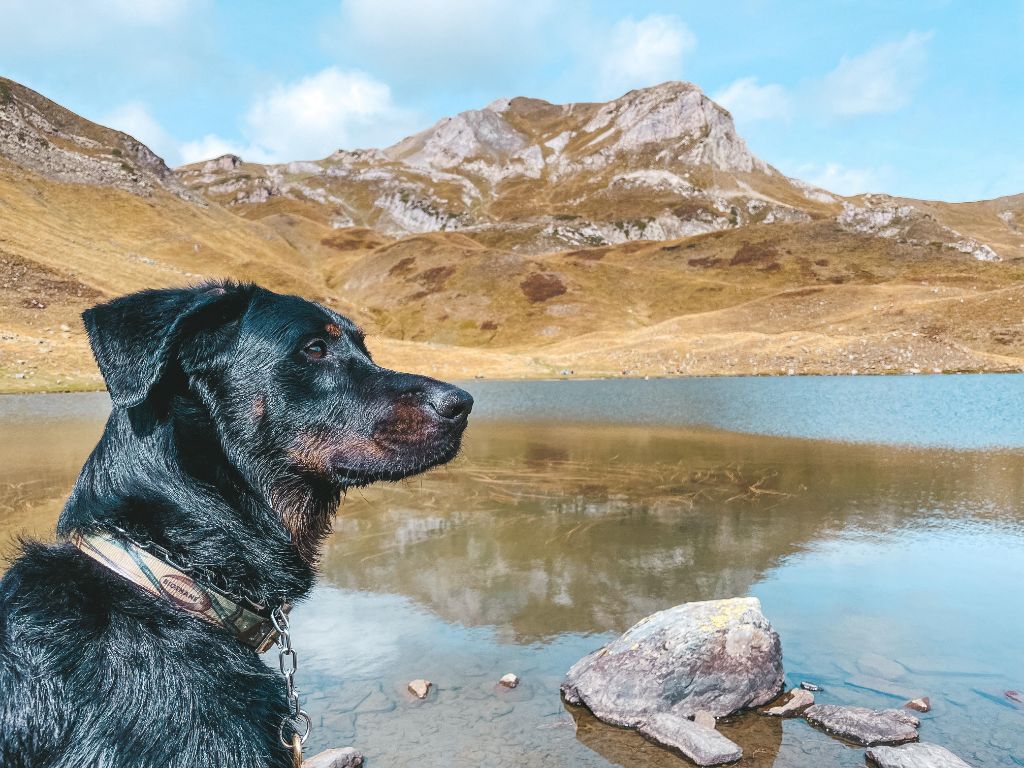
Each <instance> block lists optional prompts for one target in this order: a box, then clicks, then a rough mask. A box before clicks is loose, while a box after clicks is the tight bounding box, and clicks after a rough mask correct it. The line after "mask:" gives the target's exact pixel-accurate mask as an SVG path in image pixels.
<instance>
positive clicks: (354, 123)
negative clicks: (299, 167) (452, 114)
mask: <svg viewBox="0 0 1024 768" xmlns="http://www.w3.org/2000/svg"><path fill="white" fill-rule="evenodd" d="M410 123H411V115H410V114H409V113H408V112H407V111H405V110H402V109H399V108H398V107H397V106H396V105H395V103H394V101H393V100H392V98H391V89H390V88H389V87H388V85H387V84H386V83H383V82H381V81H380V80H376V79H375V78H373V77H371V76H369V75H367V74H365V73H363V72H356V71H350V72H346V71H343V70H340V69H338V68H337V67H329V68H327V69H324V70H321V71H320V72H317V73H316V74H314V75H310V76H309V77H305V78H302V79H301V80H298V81H296V82H294V83H290V84H287V85H282V86H278V87H277V88H275V89H273V90H272V91H271V92H270V93H268V94H266V95H265V96H262V97H260V98H258V99H257V100H256V101H255V102H254V103H253V104H252V106H251V107H250V108H249V111H248V112H247V113H246V116H245V133H246V137H247V138H248V140H249V142H250V143H251V144H252V145H253V146H254V147H257V148H258V149H259V150H260V152H261V153H262V154H263V155H264V158H265V159H272V160H276V161H281V160H300V159H318V158H321V157H325V156H327V155H329V154H330V153H331V152H333V151H334V150H335V149H338V148H339V147H346V148H351V147H357V146H361V147H365V146H370V147H379V146H385V145H387V144H390V143H392V142H393V141H395V140H396V139H399V138H401V137H402V136H404V135H405V134H406V132H407V131H408V129H409V127H410Z"/></svg>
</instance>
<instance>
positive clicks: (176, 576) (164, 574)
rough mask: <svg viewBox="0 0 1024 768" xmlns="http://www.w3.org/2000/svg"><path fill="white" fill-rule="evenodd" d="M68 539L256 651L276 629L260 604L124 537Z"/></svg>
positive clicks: (267, 645) (271, 639) (271, 638)
mask: <svg viewBox="0 0 1024 768" xmlns="http://www.w3.org/2000/svg"><path fill="white" fill-rule="evenodd" d="M71 543H72V544H73V545H74V546H75V547H77V548H78V549H79V550H81V552H82V553H83V554H85V555H88V556H89V557H91V558H92V559H93V560H95V561H96V562H97V563H99V564H100V565H102V566H104V567H106V568H108V569H109V570H111V571H113V572H114V573H116V574H117V575H118V576H120V577H122V578H124V579H127V580H128V581H130V582H131V583H132V584H135V585H137V586H139V587H141V588H142V589H143V590H144V591H146V592H148V593H149V594H151V595H153V596H155V597H162V598H164V599H165V600H167V601H169V602H171V603H173V604H174V605H175V606H177V607H178V608H180V609H181V610H183V611H185V612H186V613H191V614H193V615H195V616H198V617H199V618H201V619H203V620H204V621H206V622H208V623H210V624H214V625H216V626H219V627H223V628H224V629H226V630H228V631H229V632H230V633H231V634H233V635H234V636H235V637H236V638H238V640H239V641H240V642H242V643H243V644H244V645H247V646H249V647H250V648H252V649H253V650H255V651H256V653H263V652H264V651H266V650H268V649H269V648H270V646H271V645H273V644H274V641H275V640H276V639H277V635H278V632H277V630H276V629H275V628H274V624H273V622H272V621H271V619H270V611H269V610H267V609H266V608H264V607H263V606H259V605H255V604H253V603H248V601H246V602H247V603H248V606H245V605H241V604H239V603H238V602H236V600H235V599H234V598H232V597H229V596H228V595H226V594H225V593H224V592H222V591H221V590H219V589H217V588H215V587H213V586H209V585H205V584H200V583H199V582H197V581H196V580H195V579H194V578H193V577H192V576H190V575H188V574H187V573H185V572H184V571H182V570H181V569H180V568H175V567H174V566H172V565H170V564H169V563H167V562H165V561H164V560H162V559H160V558H159V557H157V556H156V555H154V554H152V553H150V552H147V551H146V550H145V549H143V548H142V547H140V546H138V545H136V544H133V543H131V542H128V541H124V540H122V539H119V538H116V537H114V536H112V535H110V534H107V533H87V534H83V533H80V532H78V531H76V532H75V533H73V534H72V536H71Z"/></svg>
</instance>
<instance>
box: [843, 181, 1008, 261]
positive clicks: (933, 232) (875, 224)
mask: <svg viewBox="0 0 1024 768" xmlns="http://www.w3.org/2000/svg"><path fill="white" fill-rule="evenodd" d="M861 202H862V204H861V205H856V204H854V203H851V202H843V210H842V212H841V213H840V214H839V215H838V216H837V217H836V223H837V224H838V225H839V226H840V228H842V229H844V230H846V231H847V232H853V233H856V234H859V235H873V236H875V237H885V238H890V239H895V240H897V241H899V242H905V243H909V244H912V245H938V246H942V247H944V248H949V249H952V250H954V251H959V252H960V253H966V254H970V255H971V256H972V257H974V258H975V259H977V260H978V261H1001V258H1000V256H999V254H998V253H996V252H995V250H994V249H993V248H992V247H991V246H989V245H987V244H985V243H982V242H980V241H978V240H976V239H974V238H970V237H964V235H962V234H961V233H960V232H958V231H957V230H955V229H953V228H951V227H948V226H945V225H943V224H941V223H940V222H939V221H938V220H936V218H935V216H933V215H932V214H931V213H928V212H926V211H923V210H921V209H920V208H918V207H917V206H916V205H913V204H911V203H910V202H906V201H900V200H897V199H896V198H892V197H889V196H888V195H864V196H863V198H861Z"/></svg>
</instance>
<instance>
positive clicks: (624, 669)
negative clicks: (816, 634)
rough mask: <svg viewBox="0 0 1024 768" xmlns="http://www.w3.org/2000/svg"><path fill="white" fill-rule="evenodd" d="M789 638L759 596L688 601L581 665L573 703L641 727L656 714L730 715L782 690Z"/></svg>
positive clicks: (570, 685) (568, 693)
mask: <svg viewBox="0 0 1024 768" xmlns="http://www.w3.org/2000/svg"><path fill="white" fill-rule="evenodd" d="M782 684H783V673H782V644H781V642H780V641H779V636H778V634H776V632H775V630H774V629H772V626H771V624H769V623H768V619H766V618H765V616H764V614H763V613H761V603H760V601H758V600H757V599H756V598H753V597H743V598H733V599H731V600H713V601H709V602H703V603H686V604H684V605H677V606H676V607H675V608H669V609H668V610H665V611H661V612H659V613H655V614H653V615H651V616H648V617H647V618H646V619H643V620H641V621H640V622H638V623H637V624H635V625H634V626H633V627H632V628H631V629H630V630H629V631H627V632H626V634H624V635H622V637H620V638H618V639H617V640H614V641H612V642H611V643H609V644H608V645H606V646H605V647H603V648H601V649H599V650H597V651H595V652H594V653H591V654H590V655H589V656H585V657H583V658H582V659H580V660H579V661H578V662H576V664H575V665H573V667H572V669H570V670H569V673H568V674H567V675H566V678H565V681H564V682H563V683H562V693H563V694H564V695H565V699H566V701H568V702H569V703H570V704H583V705H586V706H587V707H588V708H589V709H590V711H591V712H593V713H594V715H596V716H597V717H598V718H599V719H601V720H603V721H604V722H606V723H611V724H612V725H620V726H626V727H628V728H635V727H637V726H638V725H640V724H641V723H644V722H647V721H648V720H650V719H651V718H652V717H653V716H654V715H658V714H661V713H671V714H673V715H677V716H679V717H683V718H686V717H692V716H694V715H695V714H696V713H697V712H699V711H701V710H705V711H707V712H710V713H711V714H713V715H715V716H716V717H724V716H726V715H730V714H732V713H733V712H736V711H738V710H741V709H747V708H749V707H757V706H760V705H761V704H765V703H767V702H769V701H771V700H772V699H774V698H775V696H776V695H778V693H779V691H780V690H781V689H782Z"/></svg>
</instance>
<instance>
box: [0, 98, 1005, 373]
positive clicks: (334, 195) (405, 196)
mask: <svg viewBox="0 0 1024 768" xmlns="http://www.w3.org/2000/svg"><path fill="white" fill-rule="evenodd" d="M219 276H232V277H235V278H240V279H251V280H256V281H259V282H261V283H264V284H266V285H267V286H268V287H271V288H274V289H276V290H281V291H288V292H295V293H301V294H303V295H306V296H309V297H312V298H314V299H317V300H319V301H322V302H324V303H325V304H328V305H330V306H332V307H334V308H336V309H338V310H339V311H341V312H343V313H346V314H348V315H350V316H352V317H353V318H354V319H356V320H357V322H360V323H362V324H363V325H364V327H365V328H366V329H367V330H368V332H369V333H370V334H371V335H372V336H373V337H374V338H373V340H372V346H373V348H374V351H375V353H376V356H377V359H378V360H380V361H381V362H382V363H384V364H386V365H390V366H393V367H399V368H405V369H412V370H420V371H423V372H425V373H428V374H434V375H438V376H446V377H463V378H465V377H472V376H474V375H484V376H557V375H560V374H561V372H563V371H573V372H574V373H575V375H602V376H603V375H622V374H624V373H625V374H629V375H675V374H724V373H775V374H778V373H789V372H798V373H838V372H851V371H857V372H864V373H868V372H907V371H932V370H941V371H963V370H991V371H995V370H1001V371H1005V370H1021V369H1022V368H1024V321H1022V318H1024V312H1022V311H1021V309H1022V308H1024V196H1017V197H1010V198H1001V199H999V200H990V201H983V202H978V203H960V204H949V203H942V202H932V201H919V200H909V199H905V198H897V197H891V196H887V195H880V194H871V195H860V196H856V197H848V198H844V197H840V196H837V195H834V194H832V193H830V192H828V191H826V190H821V189H817V188H815V187H812V186H810V185H807V184H804V183H803V182H800V181H799V180H795V179H790V178H787V177H786V176H785V175H784V174H782V173H780V172H779V171H778V170H777V169H775V168H772V167H771V166H770V165H768V164H767V163H765V162H763V161H762V160H760V159H758V158H757V157H755V156H754V155H753V154H752V153H751V152H750V150H749V148H748V147H747V146H746V144H745V143H744V141H743V140H742V138H741V137H739V135H738V134H737V132H736V130H735V127H734V125H733V122H732V118H731V116H730V115H729V113H728V112H727V111H726V110H724V109H722V108H721V107H720V106H718V105H716V104H715V103H714V102H712V101H711V100H709V99H708V98H707V97H706V96H704V94H702V93H701V92H700V90H699V89H698V88H697V87H696V86H693V85H689V84H685V83H666V84H663V85H660V86H657V87H654V88H649V89H643V90H639V91H632V92H630V93H628V94H626V95H624V96H623V97H621V98H619V99H616V100H614V101H611V102H608V103H606V104H567V105H553V104H549V103H547V102H544V101H539V100H536V99H525V98H516V99H506V100H499V101H497V102H494V103H492V104H490V105H488V106H487V107H485V108H483V109H480V110H471V111H469V112H464V113H462V114H459V115H456V116H454V117H452V118H449V119H445V120H442V121H440V122H438V123H437V124H436V125H434V126H432V127H430V128H429V129H427V130H425V131H423V132H421V133H419V134H416V135H415V136H411V137H409V138H407V139H405V140H403V141H401V142H398V143H397V144H395V145H393V146H391V147H388V148H386V149H380V150H376V149H368V150H356V151H338V152H336V153H334V154H332V155H331V156H330V157H328V158H325V159H322V160H319V161H315V162H313V161H296V162H292V163H285V164H277V165H260V164H255V163H248V162H245V161H243V160H242V159H240V158H238V157H235V156H232V155H226V156H223V157H220V158H214V159H212V160H209V161H206V162H203V163H197V164H194V165H190V166H186V167H184V168H179V169H177V170H176V171H173V172H172V171H170V170H169V169H168V168H167V166H166V165H165V164H164V162H163V161H162V160H161V159H160V158H159V157H157V156H156V155H155V154H153V153H152V152H151V151H150V150H149V149H148V148H146V147H145V146H144V145H143V144H141V143H140V142H138V141H137V140H135V139H134V138H132V137H130V136H127V135H126V134H124V133H120V132H118V131H114V130H111V129H109V128H105V127H103V126H99V125H96V124H94V123H91V122H89V121H88V120H85V119H84V118H82V117H79V116H78V115H75V114H73V113H71V112H70V111H68V110H66V109H65V108H63V107H61V106H60V105H58V104H56V103H54V102H52V101H50V100H48V99H46V98H45V97H44V96H42V95H40V94H37V93H35V92H33V91H31V90H29V89H27V88H24V87H22V86H20V85H18V84H16V83H13V82H11V81H9V80H2V79H0V390H4V391H33V390H39V389H68V388H70V389H82V388H94V387H96V386H98V385H99V383H100V379H99V376H98V373H97V372H96V370H95V368H94V367H93V365H92V361H91V359H90V355H89V352H88V348H87V344H86V339H85V335H84V332H83V331H82V328H81V325H80V323H79V320H78V313H79V312H80V311H81V310H82V309H83V308H84V307H86V306H88V305H90V304H92V303H94V302H96V301H99V300H102V299H104V298H108V297H110V296H113V295H116V294H118V293H123V292H126V291H130V290H135V289H138V288H141V287H145V286H162V285H176V284H177V285H180V284H183V283H188V282H194V281H198V280H201V279H207V278H212V277H219Z"/></svg>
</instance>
